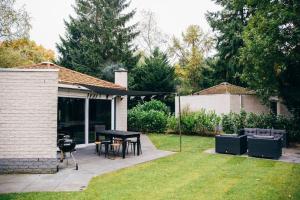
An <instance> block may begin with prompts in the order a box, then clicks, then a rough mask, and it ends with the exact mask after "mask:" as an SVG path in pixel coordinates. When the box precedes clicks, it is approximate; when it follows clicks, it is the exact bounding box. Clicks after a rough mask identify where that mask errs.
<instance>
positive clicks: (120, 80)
mask: <svg viewBox="0 0 300 200" xmlns="http://www.w3.org/2000/svg"><path fill="white" fill-rule="evenodd" d="M115 84H117V85H120V86H123V87H125V88H126V89H127V87H128V71H127V70H126V69H124V68H120V69H118V70H115Z"/></svg>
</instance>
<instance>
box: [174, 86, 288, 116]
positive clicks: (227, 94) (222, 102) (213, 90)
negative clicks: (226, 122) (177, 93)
mask: <svg viewBox="0 0 300 200" xmlns="http://www.w3.org/2000/svg"><path fill="white" fill-rule="evenodd" d="M180 101H181V110H184V109H189V111H199V110H201V109H205V110H210V111H215V112H216V113H217V114H219V115H220V114H227V113H230V112H235V113H239V112H240V111H241V110H244V111H246V112H253V113H257V114H263V113H270V112H273V113H275V114H277V115H290V113H289V112H288V110H287V108H286V107H285V106H284V105H283V104H282V103H281V102H280V100H279V99H278V98H272V99H271V100H270V101H271V102H270V105H271V108H269V107H267V106H265V105H264V104H262V103H261V101H260V100H259V98H258V97H257V96H256V95H255V91H253V90H249V89H247V88H243V87H239V86H236V85H232V84H229V83H226V82H224V83H221V84H219V85H216V86H213V87H210V88H207V89H205V90H201V91H199V92H196V93H194V94H193V95H191V96H181V97H180ZM178 111H179V106H178V97H176V99H175V113H176V115H178Z"/></svg>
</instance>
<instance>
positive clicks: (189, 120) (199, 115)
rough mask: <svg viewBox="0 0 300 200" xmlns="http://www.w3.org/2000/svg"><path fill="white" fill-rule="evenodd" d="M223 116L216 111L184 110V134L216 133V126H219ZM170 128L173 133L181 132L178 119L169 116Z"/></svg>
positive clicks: (182, 127)
mask: <svg viewBox="0 0 300 200" xmlns="http://www.w3.org/2000/svg"><path fill="white" fill-rule="evenodd" d="M220 121H221V118H220V117H219V116H218V115H217V114H216V113H215V112H206V111H205V110H201V111H199V112H189V111H183V112H182V115H181V131H182V133H183V134H190V135H206V136H207V135H215V133H216V128H217V127H218V126H219V124H220ZM168 130H169V131H170V132H173V133H178V132H179V127H178V119H177V118H175V117H169V119H168Z"/></svg>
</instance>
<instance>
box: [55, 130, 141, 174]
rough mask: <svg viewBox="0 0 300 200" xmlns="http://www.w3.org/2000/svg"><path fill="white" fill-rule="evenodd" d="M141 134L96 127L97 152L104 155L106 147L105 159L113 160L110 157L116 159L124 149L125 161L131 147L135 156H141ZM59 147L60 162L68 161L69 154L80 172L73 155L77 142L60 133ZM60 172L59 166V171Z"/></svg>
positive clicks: (68, 135)
mask: <svg viewBox="0 0 300 200" xmlns="http://www.w3.org/2000/svg"><path fill="white" fill-rule="evenodd" d="M140 134H141V133H139V132H130V131H117V130H105V126H103V125H96V126H95V146H96V148H95V152H96V153H97V154H98V155H99V156H100V155H101V153H102V147H104V155H105V157H107V158H111V157H110V155H111V154H113V156H114V157H113V159H114V158H116V156H117V154H119V153H120V149H121V147H122V152H121V156H122V158H123V159H125V157H126V153H127V154H128V153H129V147H131V152H133V154H134V155H136V154H137V155H138V156H139V155H140V154H141V153H142V148H141V141H140ZM134 138H136V139H134ZM57 147H58V148H59V153H60V158H59V160H60V162H63V160H64V159H67V156H66V155H67V153H69V154H70V156H69V157H71V158H72V160H73V162H74V164H75V169H76V170H78V162H77V161H76V159H75V157H74V155H73V152H75V151H76V142H75V140H74V139H71V137H70V134H68V133H66V132H60V133H58V138H57ZM135 152H137V153H135ZM67 164H68V159H67ZM58 170H59V166H57V171H58Z"/></svg>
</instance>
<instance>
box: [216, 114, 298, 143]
mask: <svg viewBox="0 0 300 200" xmlns="http://www.w3.org/2000/svg"><path fill="white" fill-rule="evenodd" d="M222 127H223V131H224V132H225V133H235V132H236V131H237V130H239V129H241V128H245V127H247V128H268V129H271V128H274V129H284V130H286V131H287V133H288V136H289V139H290V140H291V141H300V125H299V124H298V123H297V120H296V119H293V118H289V117H285V116H281V115H279V116H276V115H273V114H261V115H259V114H255V113H246V112H244V111H242V112H241V113H240V114H236V113H229V114H226V115H222Z"/></svg>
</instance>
